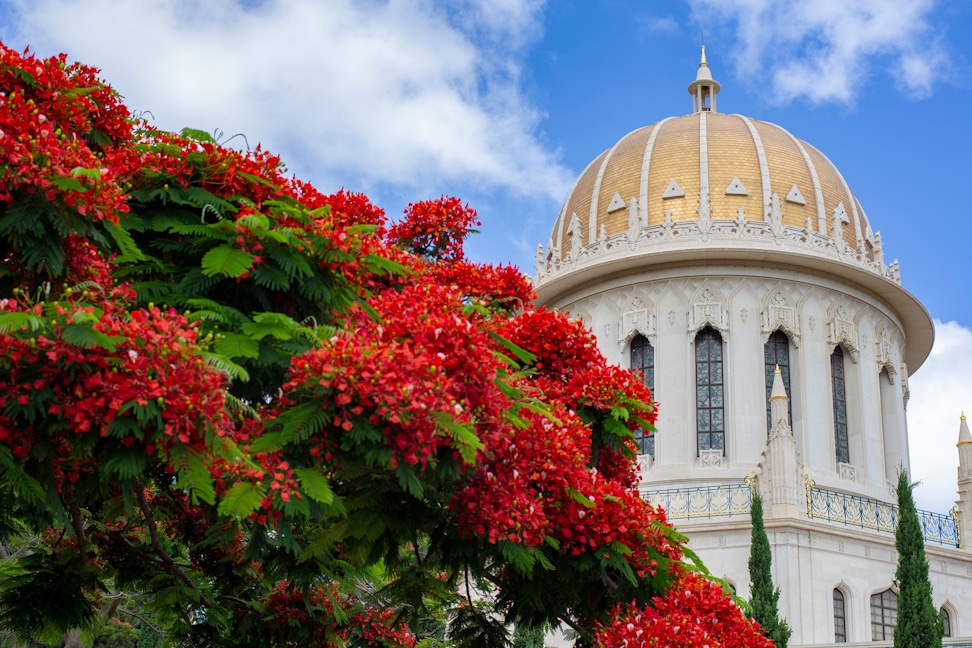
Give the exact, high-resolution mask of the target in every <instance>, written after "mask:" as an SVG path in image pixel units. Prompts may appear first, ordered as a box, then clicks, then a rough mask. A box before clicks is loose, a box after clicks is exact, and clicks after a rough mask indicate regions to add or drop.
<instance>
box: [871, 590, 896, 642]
mask: <svg viewBox="0 0 972 648" xmlns="http://www.w3.org/2000/svg"><path fill="white" fill-rule="evenodd" d="M897 622H898V595H897V594H895V593H894V592H892V591H891V590H890V589H886V590H884V591H883V592H878V593H877V594H872V595H871V639H872V640H873V641H886V640H888V639H893V638H894V625H895V624H896V623H897Z"/></svg>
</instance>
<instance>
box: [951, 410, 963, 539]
mask: <svg viewBox="0 0 972 648" xmlns="http://www.w3.org/2000/svg"><path fill="white" fill-rule="evenodd" d="M962 416H965V412H962ZM949 513H951V515H952V519H954V520H955V546H956V547H957V548H961V547H962V518H961V517H960V516H959V510H958V507H957V506H955V505H953V506H952V510H951V511H949Z"/></svg>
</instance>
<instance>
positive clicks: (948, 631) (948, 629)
mask: <svg viewBox="0 0 972 648" xmlns="http://www.w3.org/2000/svg"><path fill="white" fill-rule="evenodd" d="M942 626H943V627H944V628H945V634H944V636H946V637H951V636H952V617H951V616H950V615H949V614H948V610H946V609H945V608H942Z"/></svg>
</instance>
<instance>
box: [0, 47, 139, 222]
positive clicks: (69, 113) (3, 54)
mask: <svg viewBox="0 0 972 648" xmlns="http://www.w3.org/2000/svg"><path fill="white" fill-rule="evenodd" d="M0 88H2V90H0V204H2V203H5V202H7V203H9V202H10V201H12V200H13V197H14V194H15V193H17V192H21V191H23V192H26V193H28V194H32V193H39V194H41V195H43V196H44V197H45V198H46V199H47V200H49V201H51V202H54V203H57V204H59V205H63V206H64V207H68V208H72V209H74V210H76V211H77V213H79V214H81V215H82V216H87V217H88V218H91V219H92V220H100V219H102V218H107V219H108V220H111V221H117V219H118V213H119V212H125V211H128V207H127V205H126V204H125V192H124V190H123V189H122V184H123V183H124V180H125V179H126V178H127V176H128V174H129V173H130V171H131V169H132V168H133V163H134V161H135V159H136V158H135V156H134V155H133V154H132V153H131V151H130V149H129V148H127V147H119V148H116V146H115V145H116V144H126V145H127V144H128V142H129V141H130V138H131V123H130V121H129V115H128V110H127V109H126V108H125V106H124V105H122V103H121V102H120V101H119V100H118V96H117V94H116V93H115V92H114V91H113V90H111V88H109V87H108V86H106V85H105V84H104V83H102V82H101V81H100V80H99V79H98V78H97V70H95V69H94V68H91V67H88V66H85V65H81V64H78V63H75V64H72V65H68V64H67V57H66V56H65V55H64V54H61V55H60V56H58V57H55V58H49V59H46V60H39V59H37V58H35V57H33V56H29V55H26V54H24V55H21V54H18V53H17V52H15V51H14V50H12V49H10V48H8V47H6V46H5V45H3V44H2V43H0Z"/></svg>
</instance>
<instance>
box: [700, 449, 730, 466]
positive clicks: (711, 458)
mask: <svg viewBox="0 0 972 648" xmlns="http://www.w3.org/2000/svg"><path fill="white" fill-rule="evenodd" d="M725 459H726V458H725V457H724V456H723V455H722V450H699V465H700V466H702V467H703V468H722V467H723V465H725Z"/></svg>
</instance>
